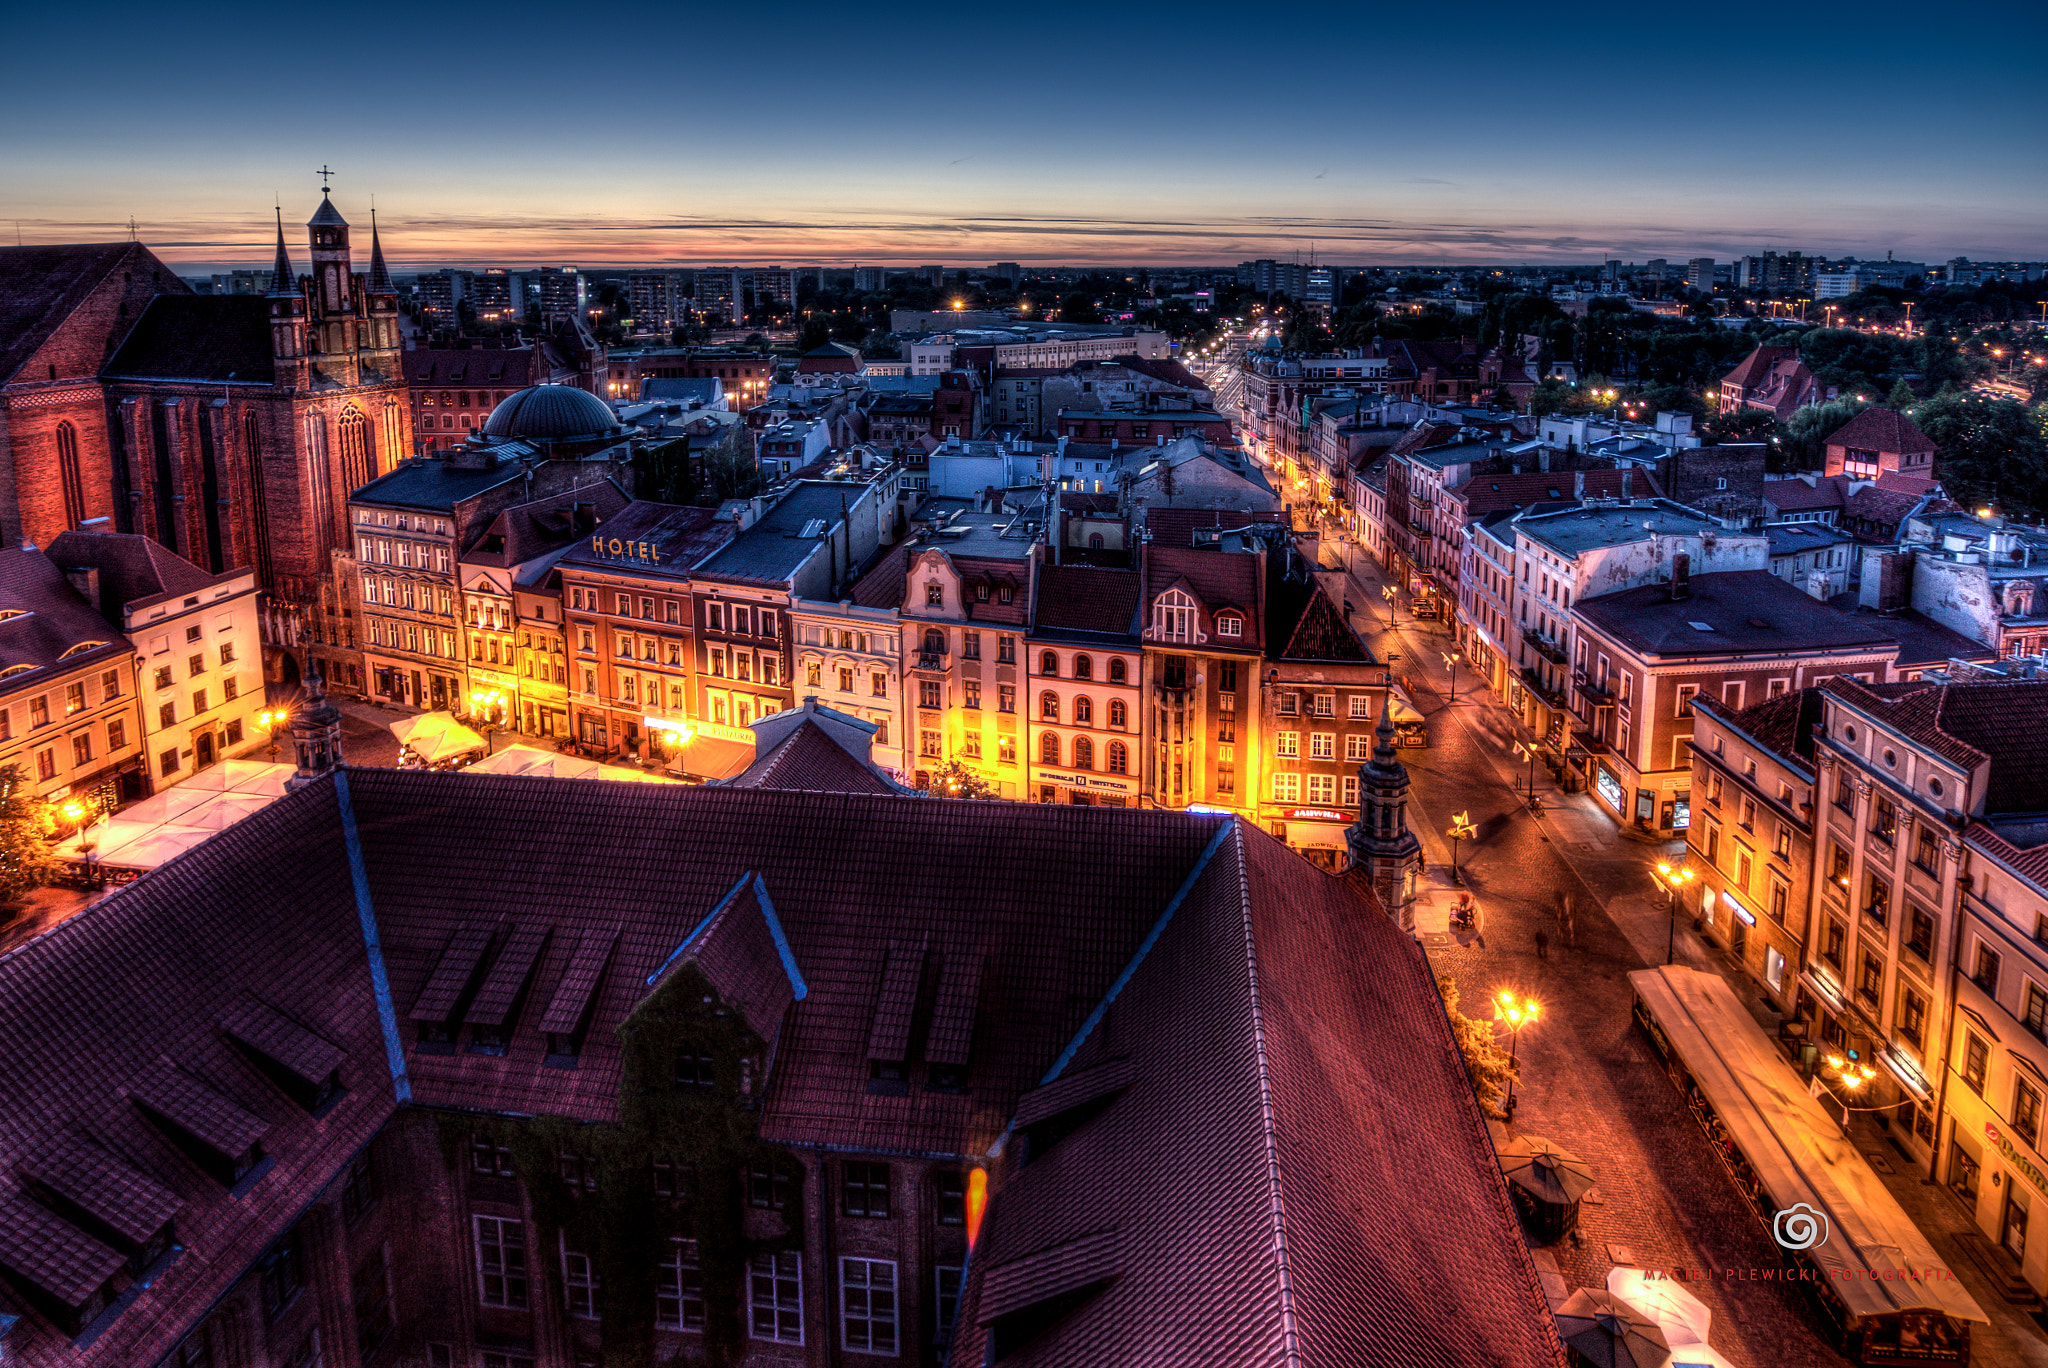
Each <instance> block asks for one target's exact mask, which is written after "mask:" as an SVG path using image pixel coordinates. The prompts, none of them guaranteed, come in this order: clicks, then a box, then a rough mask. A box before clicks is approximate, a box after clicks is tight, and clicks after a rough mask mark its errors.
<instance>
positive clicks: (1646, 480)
mask: <svg viewBox="0 0 2048 1368" xmlns="http://www.w3.org/2000/svg"><path fill="white" fill-rule="evenodd" d="M1624 474H1626V475H1627V476H1628V497H1629V498H1631V499H1658V498H1662V497H1664V489H1663V487H1662V486H1661V485H1659V484H1658V483H1657V479H1656V477H1655V476H1654V475H1653V474H1652V473H1651V472H1650V471H1648V470H1629V471H1620V470H1583V471H1572V470H1548V471H1543V470H1539V471H1529V472H1524V473H1523V474H1520V475H1513V474H1509V475H1474V476H1473V477H1472V478H1471V479H1469V480H1467V481H1465V483H1463V484H1461V485H1458V486H1455V487H1454V488H1452V489H1450V490H1447V491H1445V492H1446V493H1449V494H1454V495H1456V496H1457V497H1459V498H1461V499H1463V500H1464V501H1465V512H1466V515H1467V516H1468V517H1474V518H1477V517H1482V516H1484V515H1485V514H1488V513H1492V512H1495V511H1496V510H1498V509H1502V508H1531V507H1534V506H1536V505H1538V504H1550V503H1569V502H1571V501H1572V500H1573V499H1575V498H1577V497H1578V496H1577V494H1576V493H1575V492H1574V491H1575V490H1577V488H1578V483H1577V482H1578V477H1579V476H1581V475H1583V476H1584V477H1585V497H1586V498H1589V499H1618V498H1620V497H1622V487H1621V486H1622V476H1623V475H1624Z"/></svg>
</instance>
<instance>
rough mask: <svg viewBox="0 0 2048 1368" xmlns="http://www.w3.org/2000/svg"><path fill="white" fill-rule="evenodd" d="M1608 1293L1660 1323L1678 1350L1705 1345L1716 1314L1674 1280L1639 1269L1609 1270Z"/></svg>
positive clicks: (1665, 1335) (1674, 1347) (1658, 1324)
mask: <svg viewBox="0 0 2048 1368" xmlns="http://www.w3.org/2000/svg"><path fill="white" fill-rule="evenodd" d="M1607 1290H1608V1291H1609V1292H1612V1293H1613V1294H1614V1295H1615V1296H1617V1297H1620V1298H1623V1299H1624V1300H1626V1301H1627V1302H1628V1303H1629V1305H1631V1306H1634V1307H1636V1308H1638V1309H1639V1310H1641V1311H1643V1312H1645V1313H1646V1314H1647V1315H1648V1316H1649V1317H1650V1319H1651V1320H1654V1321H1655V1322H1657V1328H1658V1329H1660V1330H1662V1331H1663V1332H1664V1338H1665V1339H1667V1340H1669V1341H1670V1342H1671V1347H1672V1349H1673V1350H1674V1351H1675V1350H1676V1349H1678V1347H1679V1346H1681V1345H1703V1344H1705V1343H1706V1342H1707V1330H1708V1327H1710V1326H1711V1325H1712V1324H1713V1323H1714V1313H1713V1311H1712V1310H1711V1309H1709V1308H1708V1306H1707V1304H1706V1303H1705V1302H1703V1301H1701V1300H1700V1299H1699V1298H1698V1297H1695V1296H1694V1295H1693V1294H1692V1293H1690V1292H1688V1291H1686V1290H1685V1284H1684V1283H1682V1282H1678V1281H1676V1280H1675V1279H1672V1278H1653V1277H1651V1276H1650V1275H1649V1273H1648V1272H1646V1271H1645V1270H1643V1269H1640V1268H1610V1269H1608V1270H1607Z"/></svg>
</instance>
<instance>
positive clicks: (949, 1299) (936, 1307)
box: [932, 1264, 965, 1344]
mask: <svg viewBox="0 0 2048 1368" xmlns="http://www.w3.org/2000/svg"><path fill="white" fill-rule="evenodd" d="M964 1271H965V1270H964V1269H962V1268H961V1267H960V1266H959V1265H958V1264H940V1265H939V1266H938V1267H937V1268H935V1269H933V1270H932V1274H933V1276H932V1298H933V1300H932V1307H933V1320H934V1321H935V1323H936V1326H937V1329H938V1332H939V1334H938V1338H939V1343H941V1344H944V1343H946V1342H947V1341H948V1340H950V1339H951V1338H952V1337H953V1322H954V1320H955V1319H956V1318H957V1317H958V1315H959V1312H960V1281H961V1274H962V1273H963V1272H964Z"/></svg>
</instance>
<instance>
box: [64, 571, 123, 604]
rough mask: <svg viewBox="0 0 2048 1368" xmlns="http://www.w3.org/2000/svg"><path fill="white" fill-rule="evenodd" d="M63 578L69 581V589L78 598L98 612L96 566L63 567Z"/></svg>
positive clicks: (98, 583)
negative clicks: (70, 588)
mask: <svg viewBox="0 0 2048 1368" xmlns="http://www.w3.org/2000/svg"><path fill="white" fill-rule="evenodd" d="M64 578H65V579H68V580H70V581H71V587H72V588H73V589H76V590H77V591H78V596H79V597H80V598H82V599H84V600H85V601H86V602H87V603H90V604H91V605H92V606H93V610H94V611H95V612H97V611H98V610H99V606H100V571H99V567H98V566H96V565H67V566H65V567H64ZM115 611H116V612H117V613H118V612H119V608H118V607H117V608H116V609H115Z"/></svg>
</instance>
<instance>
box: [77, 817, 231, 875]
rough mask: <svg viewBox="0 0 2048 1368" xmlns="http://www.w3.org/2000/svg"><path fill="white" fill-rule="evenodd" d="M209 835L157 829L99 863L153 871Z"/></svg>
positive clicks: (178, 829) (198, 832)
mask: <svg viewBox="0 0 2048 1368" xmlns="http://www.w3.org/2000/svg"><path fill="white" fill-rule="evenodd" d="M212 835H213V833H212V832H210V831H194V830H192V829H191V828H189V827H158V828H157V829H156V831H155V832H154V833H152V834H151V835H148V836H144V837H142V838H140V839H139V840H134V841H130V842H129V843H128V844H127V845H124V846H122V847H121V848H120V849H119V850H117V851H115V852H113V853H112V854H111V855H108V856H107V857H105V858H104V859H102V860H101V861H100V863H102V864H111V865H119V866H121V867H122V868H124V869H155V868H156V867H157V866H158V865H160V864H168V863H170V862H171V861H172V860H175V859H177V858H178V856H180V855H183V854H184V853H185V852H186V851H188V850H190V849H191V848H192V847H193V846H196V845H199V844H201V843H202V842H204V841H206V840H208V839H209V838H211V837H212Z"/></svg>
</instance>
